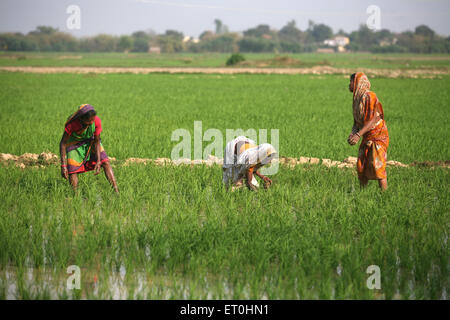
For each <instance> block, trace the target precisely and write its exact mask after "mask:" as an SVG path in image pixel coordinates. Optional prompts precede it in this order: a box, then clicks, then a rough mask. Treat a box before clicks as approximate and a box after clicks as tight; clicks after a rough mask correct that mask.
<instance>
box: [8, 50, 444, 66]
mask: <svg viewBox="0 0 450 320" xmlns="http://www.w3.org/2000/svg"><path fill="white" fill-rule="evenodd" d="M230 55H231V54H230V53H174V54H147V53H86V52H58V53H56V52H5V51H3V52H2V51H0V66H41V67H63V66H71V67H225V62H226V61H227V59H228V57H229V56H230ZM243 55H244V56H245V58H246V60H247V61H250V62H255V63H256V65H255V66H258V64H257V63H258V62H264V61H270V60H271V59H276V58H277V57H289V58H291V59H294V60H293V61H292V63H291V64H287V65H283V64H280V63H275V64H273V65H268V66H276V67H312V66H316V65H319V66H322V65H325V66H332V67H336V68H374V69H420V68H430V69H442V68H445V69H449V68H450V56H449V55H445V54H431V55H430V54H389V55H387V54H371V53H337V54H330V53H299V54H289V55H287V54H272V53H244V54H243ZM244 66H245V64H244Z"/></svg>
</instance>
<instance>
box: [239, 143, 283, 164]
mask: <svg viewBox="0 0 450 320" xmlns="http://www.w3.org/2000/svg"><path fill="white" fill-rule="evenodd" d="M276 156H277V151H276V150H275V148H274V147H273V146H272V145H271V144H270V143H263V144H260V145H259V146H257V147H255V148H250V149H247V150H245V151H244V152H242V153H241V154H240V155H239V158H238V164H241V165H245V167H246V168H247V169H249V168H251V167H253V166H255V165H257V164H262V165H266V164H268V163H270V162H271V161H272V160H273V159H275V157H276Z"/></svg>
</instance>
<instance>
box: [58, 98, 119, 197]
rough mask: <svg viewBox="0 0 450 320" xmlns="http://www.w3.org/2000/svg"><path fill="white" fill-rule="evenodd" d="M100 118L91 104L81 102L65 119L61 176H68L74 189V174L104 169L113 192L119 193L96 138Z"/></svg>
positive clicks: (61, 151) (105, 156) (61, 149)
mask: <svg viewBox="0 0 450 320" xmlns="http://www.w3.org/2000/svg"><path fill="white" fill-rule="evenodd" d="M101 132H102V125H101V120H100V118H99V117H98V116H97V113H96V112H95V110H94V107H93V106H91V105H89V104H83V105H81V106H80V107H79V109H78V110H77V111H76V112H75V113H74V114H72V115H71V116H70V117H69V118H68V119H67V121H66V124H65V129H64V133H63V136H62V138H61V142H60V144H59V151H60V156H61V175H62V177H63V178H64V179H69V182H70V184H71V185H72V188H73V189H74V191H76V190H77V187H78V174H79V173H83V172H86V171H91V170H94V174H95V175H97V174H99V173H100V168H103V170H104V171H105V175H106V178H107V179H108V181H109V182H110V183H111V186H112V187H113V188H114V191H115V192H117V193H118V192H119V190H118V188H117V183H116V179H115V177H114V173H113V170H112V168H111V165H110V163H109V159H108V156H107V155H106V152H105V150H104V149H103V145H102V143H101V140H100V133H101Z"/></svg>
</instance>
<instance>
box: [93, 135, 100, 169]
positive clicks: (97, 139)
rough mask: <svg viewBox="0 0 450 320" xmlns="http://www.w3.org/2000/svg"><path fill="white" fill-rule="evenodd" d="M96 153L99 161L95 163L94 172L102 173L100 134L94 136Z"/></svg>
mask: <svg viewBox="0 0 450 320" xmlns="http://www.w3.org/2000/svg"><path fill="white" fill-rule="evenodd" d="M94 147H95V155H96V156H97V163H96V164H95V172H94V174H99V173H100V167H101V160H100V135H98V136H94Z"/></svg>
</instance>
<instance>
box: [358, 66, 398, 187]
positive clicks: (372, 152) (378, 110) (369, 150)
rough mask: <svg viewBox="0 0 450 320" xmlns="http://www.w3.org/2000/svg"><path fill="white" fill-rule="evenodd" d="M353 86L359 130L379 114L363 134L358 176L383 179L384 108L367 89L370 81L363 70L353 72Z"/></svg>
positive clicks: (385, 135) (384, 149)
mask: <svg viewBox="0 0 450 320" xmlns="http://www.w3.org/2000/svg"><path fill="white" fill-rule="evenodd" d="M354 88H355V89H354V91H353V118H354V120H355V122H356V126H357V127H358V129H359V130H360V129H362V128H363V127H364V126H365V125H366V124H367V123H368V122H370V121H371V120H372V119H373V118H374V117H376V116H380V117H381V119H380V120H379V121H378V122H376V123H375V124H374V125H373V126H372V128H370V130H369V131H367V132H366V133H365V134H364V135H363V137H362V138H363V139H362V142H361V145H360V146H359V154H358V163H357V170H358V176H359V178H360V179H361V178H366V179H368V180H379V179H385V178H386V161H387V148H388V146H389V134H388V130H387V127H386V123H385V121H384V112H383V107H382V105H381V103H380V101H379V100H378V98H377V96H376V94H375V93H374V92H372V91H369V90H370V82H369V79H368V78H367V76H366V75H365V74H364V73H362V72H358V73H357V74H356V75H355V83H354Z"/></svg>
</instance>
